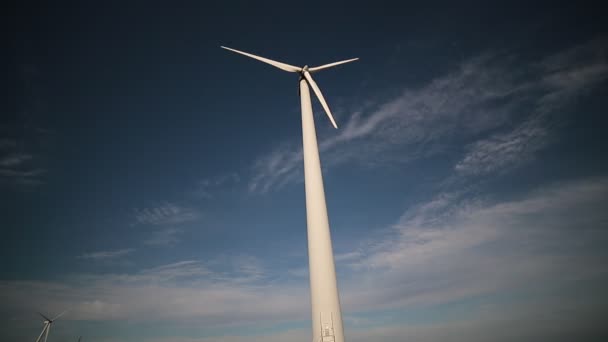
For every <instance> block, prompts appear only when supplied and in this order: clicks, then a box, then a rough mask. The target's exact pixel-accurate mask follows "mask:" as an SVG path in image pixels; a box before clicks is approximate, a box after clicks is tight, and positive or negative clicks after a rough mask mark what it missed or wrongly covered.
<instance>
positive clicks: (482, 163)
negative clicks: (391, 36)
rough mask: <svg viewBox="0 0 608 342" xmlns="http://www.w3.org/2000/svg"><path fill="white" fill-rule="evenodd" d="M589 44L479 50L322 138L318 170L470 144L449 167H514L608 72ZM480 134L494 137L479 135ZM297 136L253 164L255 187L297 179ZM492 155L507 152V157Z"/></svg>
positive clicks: (599, 48) (598, 45) (594, 44)
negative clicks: (530, 55) (525, 54)
mask: <svg viewBox="0 0 608 342" xmlns="http://www.w3.org/2000/svg"><path fill="white" fill-rule="evenodd" d="M603 42H604V41H603V40H595V41H591V42H588V43H586V44H583V45H581V46H577V47H574V48H571V49H569V50H567V51H562V52H559V53H556V54H554V55H551V56H548V57H545V58H543V59H541V61H540V62H535V63H524V62H522V61H520V60H518V59H517V58H516V57H514V56H513V55H505V54H485V55H481V56H479V57H476V58H472V59H470V60H468V61H466V62H465V63H463V64H461V65H460V67H459V68H458V69H457V70H454V71H452V72H450V73H448V74H446V75H443V76H440V77H438V78H436V79H433V80H431V81H430V82H429V83H427V84H426V85H424V86H421V87H419V88H407V89H405V90H404V91H402V92H401V94H400V95H398V96H397V97H395V98H393V99H391V100H389V101H387V102H385V103H381V104H378V105H375V106H370V109H369V110H365V111H354V113H353V114H352V115H351V116H350V117H349V119H348V120H347V122H346V124H345V125H344V126H343V128H341V129H340V130H338V131H337V135H334V136H330V137H321V139H320V142H319V149H320V152H321V153H322V154H323V166H324V167H325V168H326V169H327V168H331V167H333V166H336V165H339V164H343V163H347V162H355V163H358V164H360V165H366V166H374V165H377V164H384V163H387V162H390V163H393V164H394V163H398V164H399V163H408V162H411V161H413V160H417V159H420V158H425V157H429V156H432V155H436V154H439V153H442V152H444V151H448V150H450V151H453V149H454V146H468V147H467V148H466V154H465V155H464V157H463V158H462V160H461V161H459V162H458V163H457V164H456V166H455V168H456V170H458V171H459V172H460V173H461V174H463V175H466V174H471V175H479V174H482V173H490V172H495V171H497V170H500V169H502V168H503V167H505V166H509V168H514V167H517V166H519V165H521V164H523V163H525V162H527V161H530V160H532V159H533V158H534V155H535V153H536V152H538V151H540V150H541V149H543V148H545V147H546V146H548V145H549V144H550V143H551V141H552V140H551V138H552V133H553V132H552V131H551V127H550V125H548V122H549V121H550V120H551V117H550V115H558V114H559V113H561V109H562V108H563V107H564V106H566V105H568V104H569V103H571V102H572V100H573V99H575V98H576V97H577V96H579V95H581V94H584V93H585V91H586V90H589V89H592V88H593V87H594V86H595V85H597V84H599V83H600V82H601V81H602V80H605V79H606V78H607V77H608V64H607V62H606V55H607V54H606V52H605V50H606V48H605V46H606V45H605V44H604V45H602V44H603ZM483 133H486V134H487V133H491V134H492V135H491V136H490V137H487V138H482V139H479V137H480V136H482V135H483ZM299 146H300V144H299V142H284V143H282V144H279V147H278V148H276V149H274V150H272V151H271V152H270V153H268V154H266V155H263V156H261V157H259V158H258V159H257V160H255V161H254V163H253V165H252V170H253V176H252V178H251V179H250V182H249V190H250V191H251V192H259V193H265V192H268V191H272V190H274V189H280V188H281V187H283V186H284V185H286V184H289V183H293V182H298V181H300V180H301V178H302V165H301V164H302V149H301V147H299ZM496 153H505V154H506V155H505V158H504V160H502V159H500V158H498V156H497V155H496Z"/></svg>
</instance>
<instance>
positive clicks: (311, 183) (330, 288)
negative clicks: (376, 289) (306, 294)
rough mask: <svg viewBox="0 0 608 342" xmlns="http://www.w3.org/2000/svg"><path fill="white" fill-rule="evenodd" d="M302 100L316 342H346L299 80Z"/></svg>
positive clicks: (308, 110)
mask: <svg viewBox="0 0 608 342" xmlns="http://www.w3.org/2000/svg"><path fill="white" fill-rule="evenodd" d="M300 100H301V104H302V139H303V152H304V184H305V188H306V224H307V231H308V263H309V264H308V267H309V271H310V297H311V303H312V332H313V342H344V328H343V327H342V313H341V310H340V298H339V294H338V285H337V280H336V268H335V265H334V255H333V251H332V245H331V233H330V231H329V220H328V217H327V206H326V204H325V190H324V189H323V175H322V174H321V162H320V160H319V148H318V146H317V133H316V130H315V122H314V118H313V113H312V105H311V101H310V91H309V89H308V84H307V82H306V80H305V79H301V80H300Z"/></svg>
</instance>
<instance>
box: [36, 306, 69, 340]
mask: <svg viewBox="0 0 608 342" xmlns="http://www.w3.org/2000/svg"><path fill="white" fill-rule="evenodd" d="M66 312H67V311H64V312H62V313H60V314H59V315H57V316H55V318H53V319H50V318H48V317H46V316H45V315H43V314H41V313H40V312H39V313H38V314H39V315H40V316H42V318H44V327H43V328H42V332H41V333H40V335H39V336H38V338H37V339H36V342H40V339H41V338H42V335H44V340H42V341H43V342H46V340H47V338H48V337H49V331H50V330H51V325H53V323H54V322H55V320H56V319H57V318H59V317H61V316H63V314H65V313H66Z"/></svg>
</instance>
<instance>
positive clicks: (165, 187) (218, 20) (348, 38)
mask: <svg viewBox="0 0 608 342" xmlns="http://www.w3.org/2000/svg"><path fill="white" fill-rule="evenodd" d="M54 5H55V6H50V5H49V4H36V5H34V4H30V3H23V4H19V5H18V6H17V8H16V9H15V12H14V14H15V15H14V16H13V17H12V18H11V20H10V23H9V25H10V27H11V31H12V32H13V37H12V38H13V39H12V41H11V43H12V45H11V46H10V48H9V49H8V51H9V54H8V57H9V61H8V63H3V69H4V74H5V75H9V77H7V78H4V79H3V82H2V87H3V93H4V94H3V108H2V113H3V114H2V119H1V120H2V121H1V122H0V124H1V125H2V126H1V127H2V132H1V134H2V136H3V137H8V138H10V139H16V140H18V141H19V142H20V143H19V144H20V146H21V147H20V148H22V149H23V150H24V151H25V150H27V151H28V153H32V154H33V155H35V156H36V158H35V160H34V161H33V162H35V163H36V164H37V166H38V167H39V168H41V169H44V170H46V171H45V173H44V176H43V183H44V184H42V185H40V186H36V187H25V188H24V187H21V186H18V185H14V184H10V182H7V184H3V185H2V186H3V188H2V190H1V191H2V196H1V198H0V203H1V205H0V215H1V216H2V217H3V223H2V230H3V235H4V238H3V239H2V242H1V245H0V250H2V252H1V256H2V258H3V260H4V264H5V268H4V271H3V272H2V274H0V277H2V278H5V279H11V278H30V277H32V278H37V277H47V276H51V275H53V274H56V273H57V272H59V271H61V272H64V271H65V270H66V269H69V270H73V271H75V272H76V271H78V270H83V269H87V268H88V267H90V266H89V265H87V264H85V263H83V262H82V261H81V260H78V259H76V258H75V256H77V255H80V254H83V253H85V252H88V251H94V250H105V249H120V248H125V247H127V246H130V245H132V244H133V243H134V242H135V240H136V239H137V238H136V237H134V236H133V234H132V230H133V229H134V228H133V227H132V224H133V219H132V213H133V210H134V208H144V207H151V206H155V205H158V204H159V203H162V202H164V201H170V202H175V201H177V202H180V203H192V202H193V201H196V195H195V190H196V189H195V188H196V184H197V182H200V181H201V180H203V179H206V178H212V177H216V176H218V175H221V174H225V173H229V172H236V173H238V174H239V177H240V178H241V181H240V183H241V184H240V185H239V186H240V187H241V188H245V187H246V185H247V180H248V178H249V177H250V176H249V174H248V172H250V171H249V170H250V166H251V164H252V162H253V161H254V160H255V158H256V156H258V155H260V154H262V153H263V152H265V151H268V150H270V149H272V148H273V144H276V143H280V142H281V141H285V140H289V139H292V138H293V137H296V139H295V141H296V142H297V141H299V140H298V139H299V136H300V123H299V103H298V96H297V87H296V77H295V76H293V75H289V74H285V73H281V72H280V71H277V70H273V69H271V68H270V67H267V66H265V65H262V64H260V63H257V62H254V61H251V60H247V59H246V58H244V57H240V56H236V55H233V54H231V53H229V52H227V51H224V50H221V49H220V48H219V46H220V45H226V46H230V47H234V48H237V49H241V50H244V51H250V52H252V53H257V54H260V55H263V56H266V57H269V58H273V59H276V60H279V61H283V62H286V63H290V64H294V65H303V64H308V65H318V64H323V63H327V62H332V61H335V60H340V59H345V58H351V57H360V58H361V60H360V61H358V62H357V63H356V64H352V65H349V66H348V67H346V66H345V67H344V68H343V69H336V70H332V71H328V72H326V73H322V74H319V76H317V82H318V83H319V84H320V86H321V88H322V89H323V91H324V93H325V95H326V97H327V98H328V100H329V103H330V105H331V106H332V108H334V111H336V115H337V119H338V124H340V119H341V118H343V119H344V118H345V117H346V115H347V114H348V113H347V112H348V111H352V110H353V109H354V108H355V107H356V106H357V105H362V104H364V102H365V100H366V98H367V97H373V98H376V99H387V98H390V97H391V96H393V95H395V94H396V93H397V92H398V91H399V90H398V89H399V88H396V87H397V86H400V87H401V86H403V85H408V86H412V87H415V86H417V85H421V84H424V83H425V82H428V81H429V80H430V79H432V78H434V77H436V76H437V75H440V74H442V73H445V72H446V71H447V70H450V69H451V68H454V67H455V66H456V65H458V64H459V63H462V62H463V61H464V60H466V59H468V58H471V57H473V56H475V55H477V54H479V53H482V52H484V51H488V50H492V51H501V50H502V49H505V48H509V49H511V50H515V51H517V53H518V54H520V57H521V58H522V59H534V58H537V57H538V56H540V55H542V54H546V53H550V52H552V51H557V50H559V49H561V48H563V47H567V46H570V45H572V44H574V43H576V42H580V41H581V40H584V39H587V38H589V37H593V36H595V35H599V34H600V33H601V32H605V27H604V26H603V25H602V20H601V11H596V10H593V9H592V8H582V7H578V6H574V5H570V6H564V5H553V4H552V3H544V4H541V3H536V4H533V5H526V6H522V5H520V4H518V5H513V6H506V5H492V6H489V5H487V4H485V5H481V4H472V3H471V4H465V5H461V4H458V5H455V4H453V5H447V7H446V5H441V6H439V5H428V6H427V5H421V4H406V3H401V4H390V5H379V4H377V3H372V2H368V3H367V4H351V3H343V4H330V5H328V4H314V3H305V4H302V5H300V6H296V5H295V4H286V3H282V4H279V5H276V4H263V3H249V4H245V3H239V2H235V3H221V4H220V3H203V2H191V3H179V4H173V3H172V4H169V3H156V2H141V3H137V4H136V3H130V4H124V3H118V2H109V3H103V4H101V3H99V4H95V5H92V4H84V3H70V4H68V3H61V4H54ZM581 18H585V19H584V20H583V19H581ZM596 101H597V100H596ZM580 105H581V106H582V107H579V108H584V107H585V106H588V107H589V108H590V112H597V106H601V103H599V102H598V103H597V104H594V103H593V102H591V103H588V104H580ZM315 106H316V104H315ZM317 109H318V108H317ZM317 114H319V113H317ZM593 126H594V127H596V130H595V131H594V130H591V131H589V128H590V127H589V126H587V125H585V124H580V128H579V133H577V130H576V129H574V130H573V132H574V133H572V134H573V136H579V137H580V139H582V141H583V142H584V144H585V146H587V147H589V149H586V152H585V153H588V154H589V156H579V153H578V152H577V151H576V150H575V149H576V146H575V145H572V144H567V143H565V144H563V145H562V147H563V148H564V150H563V151H566V152H567V153H568V155H571V156H572V157H573V158H574V159H572V163H575V164H576V158H581V159H583V160H585V163H586V165H588V166H587V168H588V170H587V171H585V170H584V167H583V168H572V169H569V168H568V166H565V167H564V168H563V169H560V170H556V171H555V172H556V173H560V172H561V173H564V174H567V173H568V172H583V173H584V172H587V173H589V174H592V173H593V172H596V171H597V170H598V167H600V166H601V168H605V166H606V165H605V161H603V160H596V161H595V162H594V161H593V159H594V158H595V157H597V156H598V155H600V154H601V151H602V149H603V147H604V146H603V144H602V143H600V144H598V145H594V144H592V143H591V141H589V140H590V139H591V138H590V137H598V136H601V135H600V134H601V133H600V131H599V128H597V126H595V125H593ZM317 127H318V128H317V129H318V132H319V135H320V136H326V135H329V134H331V130H330V129H329V125H327V123H326V122H325V121H324V118H322V117H321V116H320V115H318V116H317ZM575 128H576V126H575ZM591 128H593V127H591ZM590 132H591V133H590ZM577 134H580V135H577ZM585 139H586V140H585ZM604 141H605V140H604ZM563 151H562V152H563ZM568 151H569V152H568ZM553 153H554V154H552V152H547V156H546V158H547V161H548V162H551V160H552V159H551V158H553V160H554V162H556V163H561V162H562V161H561V155H558V154H557V153H556V152H553ZM590 159H591V160H592V161H591V162H589V160H590ZM453 161H454V160H450V159H449V158H447V159H444V158H437V160H429V161H427V163H426V164H422V165H421V166H420V167H421V168H419V169H416V170H403V169H387V170H383V171H382V173H381V175H382V174H384V175H390V176H395V175H410V176H412V180H404V181H403V182H402V183H399V184H393V183H392V181H388V180H383V179H382V178H383V177H381V178H380V179H374V178H372V177H369V175H363V172H360V171H357V170H349V169H348V168H347V167H339V168H337V169H336V170H335V171H333V172H332V173H330V174H329V175H326V182H327V183H328V184H327V185H326V186H327V189H328V196H329V200H330V205H333V206H334V208H335V209H336V211H338V210H346V209H349V208H351V209H353V210H354V212H356V213H357V214H353V216H354V217H352V218H351V217H348V216H347V215H341V216H340V215H338V216H332V222H333V226H334V229H336V230H338V231H340V230H341V229H346V228H345V227H347V226H353V225H356V224H357V223H360V224H361V225H362V226H365V225H368V226H370V225H371V226H383V225H386V224H389V223H390V222H391V221H392V220H393V219H394V217H386V216H384V214H386V213H389V212H393V213H394V212H397V211H399V210H401V209H402V208H403V207H404V206H405V205H407V203H408V200H407V199H405V200H404V199H403V198H401V197H399V198H398V197H397V195H396V194H395V192H396V191H401V190H404V189H409V191H411V192H412V195H411V196H412V197H414V196H416V187H415V186H414V185H415V184H416V183H419V182H427V183H428V182H431V181H432V180H434V179H437V178H439V177H440V176H441V175H440V174H438V171H435V166H437V165H441V164H442V163H444V164H445V163H452V162H453ZM587 162H589V163H587ZM598 165H599V166H598ZM437 169H439V168H437ZM581 170H582V171H581ZM341 172H342V174H340V173H341ZM526 177H531V178H532V179H534V178H542V177H546V175H543V174H542V172H540V171H539V172H538V173H537V174H534V172H531V173H528V174H527V175H526ZM389 178H390V177H386V179H389ZM523 181H524V182H525V180H523ZM353 184H356V186H353ZM496 186H497V187H498V188H500V187H502V188H503V191H508V190H509V188H511V187H510V186H509V185H505V184H496ZM352 187H355V188H357V189H359V191H355V190H352ZM232 191H236V190H232ZM242 192H243V193H245V194H243V195H242V196H241V195H235V196H230V193H228V195H225V196H219V197H216V198H214V199H213V200H211V201H207V202H205V203H204V204H202V205H201V206H202V207H204V210H205V220H206V222H205V224H204V228H202V229H203V231H200V230H198V233H197V230H194V231H192V230H191V231H190V233H188V234H190V237H191V238H192V239H191V240H190V241H184V242H182V244H181V246H182V248H180V249H179V251H175V250H172V251H163V250H159V251H157V252H154V253H150V254H148V253H146V254H142V255H141V256H140V257H141V260H146V262H147V263H149V264H156V263H158V261H159V260H165V259H167V258H169V259H171V258H174V259H179V258H187V257H194V256H205V255H212V254H217V253H222V252H227V253H232V252H234V251H235V250H239V249H240V250H243V251H247V252H251V251H254V250H255V249H256V248H257V247H258V246H271V247H272V248H278V249H280V248H281V245H280V244H278V243H277V244H278V245H273V244H272V243H271V242H268V241H269V238H268V237H267V236H263V233H268V234H272V235H273V236H275V234H278V236H280V237H281V239H277V241H284V240H285V239H292V240H291V241H292V242H293V241H298V240H300V243H301V246H302V251H303V252H304V246H305V244H304V241H303V240H302V239H303V238H304V236H305V235H304V230H303V229H299V230H298V229H297V228H303V227H304V222H303V218H304V211H303V189H302V185H301V184H296V185H295V186H290V187H287V188H285V189H284V190H283V192H282V193H281V196H279V197H276V196H270V195H268V196H263V195H262V196H259V195H249V194H246V191H242ZM336 193H340V195H337V194H336ZM361 194H368V195H369V196H370V197H375V198H379V197H381V198H382V199H381V200H379V201H378V202H377V203H375V206H377V208H375V209H374V211H373V213H372V212H371V211H370V213H369V215H364V214H363V213H364V212H365V210H366V206H367V205H369V201H365V200H363V199H361V198H360V197H361ZM332 197H333V201H332ZM334 203H335V204H334ZM271 213H273V215H272V216H270V214H271ZM294 218H297V219H299V220H298V223H296V224H293V223H290V222H293V221H294ZM300 221H301V222H300ZM246 222H249V223H251V224H252V226H250V227H246V228H244V227H243V225H244V223H246ZM290 225H295V228H294V227H290ZM286 227H288V228H286ZM199 229H200V228H199ZM285 229H290V230H291V232H289V230H287V231H284V230H285ZM261 233H262V235H261ZM353 234H357V230H356V229H353ZM252 242H253V243H252ZM337 248H338V249H339V248H340V243H339V242H337ZM112 267H115V265H112ZM112 267H109V268H107V269H106V270H109V269H112ZM122 267H125V268H127V269H128V268H129V267H130V266H129V265H124V266H122ZM102 269H103V267H102Z"/></svg>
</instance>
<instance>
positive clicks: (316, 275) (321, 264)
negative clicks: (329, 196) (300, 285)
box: [222, 46, 358, 342]
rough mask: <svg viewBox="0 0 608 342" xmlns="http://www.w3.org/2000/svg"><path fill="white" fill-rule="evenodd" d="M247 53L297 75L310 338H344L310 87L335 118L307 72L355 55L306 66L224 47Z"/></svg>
mask: <svg viewBox="0 0 608 342" xmlns="http://www.w3.org/2000/svg"><path fill="white" fill-rule="evenodd" d="M222 48H223V49H226V50H230V51H233V52H236V53H239V54H241V55H245V56H247V57H251V58H254V59H257V60H259V61H261V62H264V63H267V64H270V65H272V66H274V67H277V68H279V69H281V70H284V71H287V72H294V73H298V74H299V75H300V80H299V83H300V102H301V107H302V143H303V151H304V187H305V190H306V224H307V232H308V267H309V273H310V297H311V304H312V333H313V342H344V328H343V326H342V313H341V310H340V298H339V294H338V285H337V281H336V268H335V265H334V256H333V251H332V245H331V233H330V231H329V219H328V217H327V206H326V204H325V190H324V189H323V175H322V173H321V162H320V160H319V148H318V146H317V133H316V131H315V123H314V118H313V114H312V104H311V101H310V91H309V89H308V86H310V87H311V88H312V90H313V91H314V93H315V95H316V96H317V98H318V99H319V102H321V106H323V109H324V110H325V113H327V116H328V117H329V121H331V124H332V125H333V126H334V128H338V126H337V125H336V121H335V120H334V118H333V116H332V115H331V111H330V110H329V106H328V105H327V102H325V98H324V97H323V94H322V93H321V90H320V89H319V87H318V86H317V83H316V82H315V81H314V80H313V79H312V76H311V74H312V73H314V72H317V71H321V70H324V69H328V68H331V67H334V66H337V65H340V64H344V63H348V62H353V61H356V60H358V58H353V59H347V60H344V61H339V62H335V63H330V64H325V65H321V66H317V67H313V68H310V67H308V65H305V66H303V67H296V66H293V65H289V64H285V63H281V62H277V61H273V60H270V59H268V58H264V57H260V56H256V55H253V54H250V53H247V52H243V51H239V50H235V49H231V48H227V47H225V46H222Z"/></svg>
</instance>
